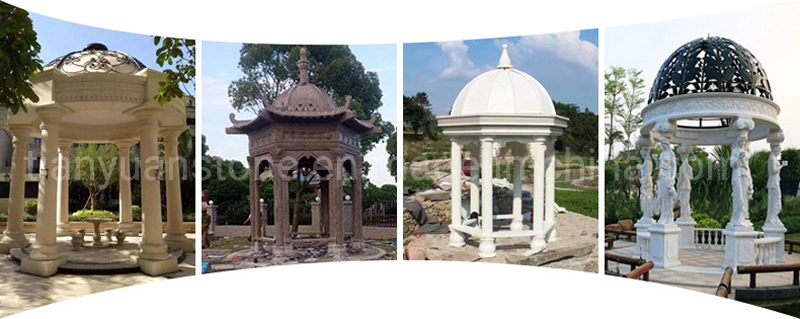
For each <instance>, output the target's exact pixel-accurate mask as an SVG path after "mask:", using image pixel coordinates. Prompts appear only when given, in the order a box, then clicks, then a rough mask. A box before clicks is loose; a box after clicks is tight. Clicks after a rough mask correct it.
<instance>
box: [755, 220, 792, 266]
mask: <svg viewBox="0 0 800 319" xmlns="http://www.w3.org/2000/svg"><path fill="white" fill-rule="evenodd" d="M761 230H763V231H764V237H766V238H780V239H781V242H780V243H779V244H778V247H780V248H779V251H778V254H777V255H776V256H775V262H777V263H779V264H785V263H786V257H785V256H784V253H785V251H784V249H785V247H786V227H784V226H783V225H764V226H763V227H761Z"/></svg>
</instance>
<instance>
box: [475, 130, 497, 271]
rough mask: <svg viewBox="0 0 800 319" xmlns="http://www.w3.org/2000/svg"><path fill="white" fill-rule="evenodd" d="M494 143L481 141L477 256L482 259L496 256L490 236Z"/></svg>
mask: <svg viewBox="0 0 800 319" xmlns="http://www.w3.org/2000/svg"><path fill="white" fill-rule="evenodd" d="M492 155H494V141H493V140H492V139H491V138H484V139H481V167H480V169H481V233H482V236H481V243H480V246H478V250H479V253H478V255H479V256H481V257H482V258H492V257H494V256H496V255H497V254H496V253H495V245H494V237H491V235H492V230H493V229H492V173H493V172H492V168H493V165H492V158H493V156H492Z"/></svg>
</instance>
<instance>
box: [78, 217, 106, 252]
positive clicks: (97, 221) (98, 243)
mask: <svg viewBox="0 0 800 319" xmlns="http://www.w3.org/2000/svg"><path fill="white" fill-rule="evenodd" d="M85 221H86V222H89V223H92V224H94V236H92V239H94V241H93V242H91V243H85V244H83V246H84V247H91V248H102V247H108V243H104V242H103V241H102V238H103V237H102V236H101V235H100V224H102V223H108V222H111V221H113V220H112V219H111V218H87V219H86V220H85Z"/></svg>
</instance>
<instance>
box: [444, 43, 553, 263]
mask: <svg viewBox="0 0 800 319" xmlns="http://www.w3.org/2000/svg"><path fill="white" fill-rule="evenodd" d="M438 120H439V126H440V127H441V128H442V129H443V131H444V133H445V134H446V135H448V136H450V139H451V140H452V146H451V147H452V148H451V154H452V156H451V173H452V174H451V176H452V185H453V187H452V193H451V201H452V202H451V203H452V212H451V215H452V225H450V246H452V247H462V246H464V244H465V239H466V236H477V237H480V246H479V251H480V253H479V255H480V256H481V257H483V258H491V257H494V256H495V255H496V253H495V238H501V237H531V238H532V239H531V244H530V247H531V250H530V251H528V252H526V255H532V254H535V253H538V252H541V251H542V250H544V249H545V247H546V245H547V242H548V241H553V240H555V239H556V231H555V224H556V207H555V150H554V147H553V145H554V143H555V140H556V138H557V137H558V136H561V135H562V132H563V129H564V128H565V127H567V121H568V119H567V118H565V117H563V116H558V115H556V112H555V108H554V106H553V101H552V100H551V99H550V95H549V94H548V93H547V91H546V90H545V89H544V87H542V85H541V84H539V82H538V81H536V79H534V78H533V77H531V76H530V75H528V74H526V73H525V72H522V71H520V70H517V69H514V67H513V66H512V65H511V60H510V59H509V57H508V51H507V46H506V45H503V52H502V54H501V56H500V62H499V63H498V65H497V68H496V69H493V70H490V71H488V72H485V73H483V74H481V75H478V76H477V77H475V78H474V79H473V80H472V81H470V82H469V83H468V84H467V85H466V86H465V87H464V89H463V90H462V91H461V93H459V95H458V97H457V98H456V101H455V103H454V104H453V108H452V111H451V114H450V115H449V116H441V117H439V118H438ZM462 149H464V150H467V151H469V153H470V155H471V157H472V158H471V159H469V160H471V161H472V163H474V164H473V165H470V172H471V173H470V174H469V176H470V177H469V181H468V183H467V184H469V194H470V195H469V198H468V199H467V200H465V202H466V203H463V204H462V194H463V193H462V187H460V186H461V185H462V181H461V175H462V174H460V172H461V171H462V163H463V162H464V158H463V157H462ZM509 151H510V152H511V153H512V155H513V156H514V163H513V166H514V178H513V179H514V181H513V183H514V186H513V204H512V211H511V214H508V212H498V213H499V214H494V213H493V204H492V197H493V195H494V194H493V158H495V157H497V156H499V155H500V153H501V152H503V153H504V154H505V153H507V152H509ZM477 154H480V168H482V169H480V168H479V167H478V165H476V164H477V163H478V160H477V159H476V158H475V156H476V155H477ZM527 155H530V156H531V157H532V158H533V162H534V165H533V171H534V176H533V212H532V214H529V215H528V216H531V215H532V218H528V219H527V220H526V219H525V218H524V217H523V212H522V179H523V166H524V159H525V157H526V156H527ZM479 174H480V178H479V176H478V175H479ZM527 213H529V212H526V214H527Z"/></svg>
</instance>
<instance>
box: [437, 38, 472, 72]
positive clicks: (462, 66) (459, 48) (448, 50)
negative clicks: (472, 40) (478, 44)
mask: <svg viewBox="0 0 800 319" xmlns="http://www.w3.org/2000/svg"><path fill="white" fill-rule="evenodd" d="M436 45H437V46H439V49H441V50H442V52H443V53H444V54H445V55H447V62H448V63H447V67H445V68H444V70H442V72H441V73H439V76H440V77H442V78H445V79H452V78H462V77H463V78H472V77H475V76H476V75H478V74H481V73H482V72H483V70H482V69H480V68H477V67H475V63H474V62H472V60H470V59H469V57H468V56H467V51H468V50H469V47H468V46H467V45H466V44H465V43H464V41H452V42H439V43H436Z"/></svg>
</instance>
